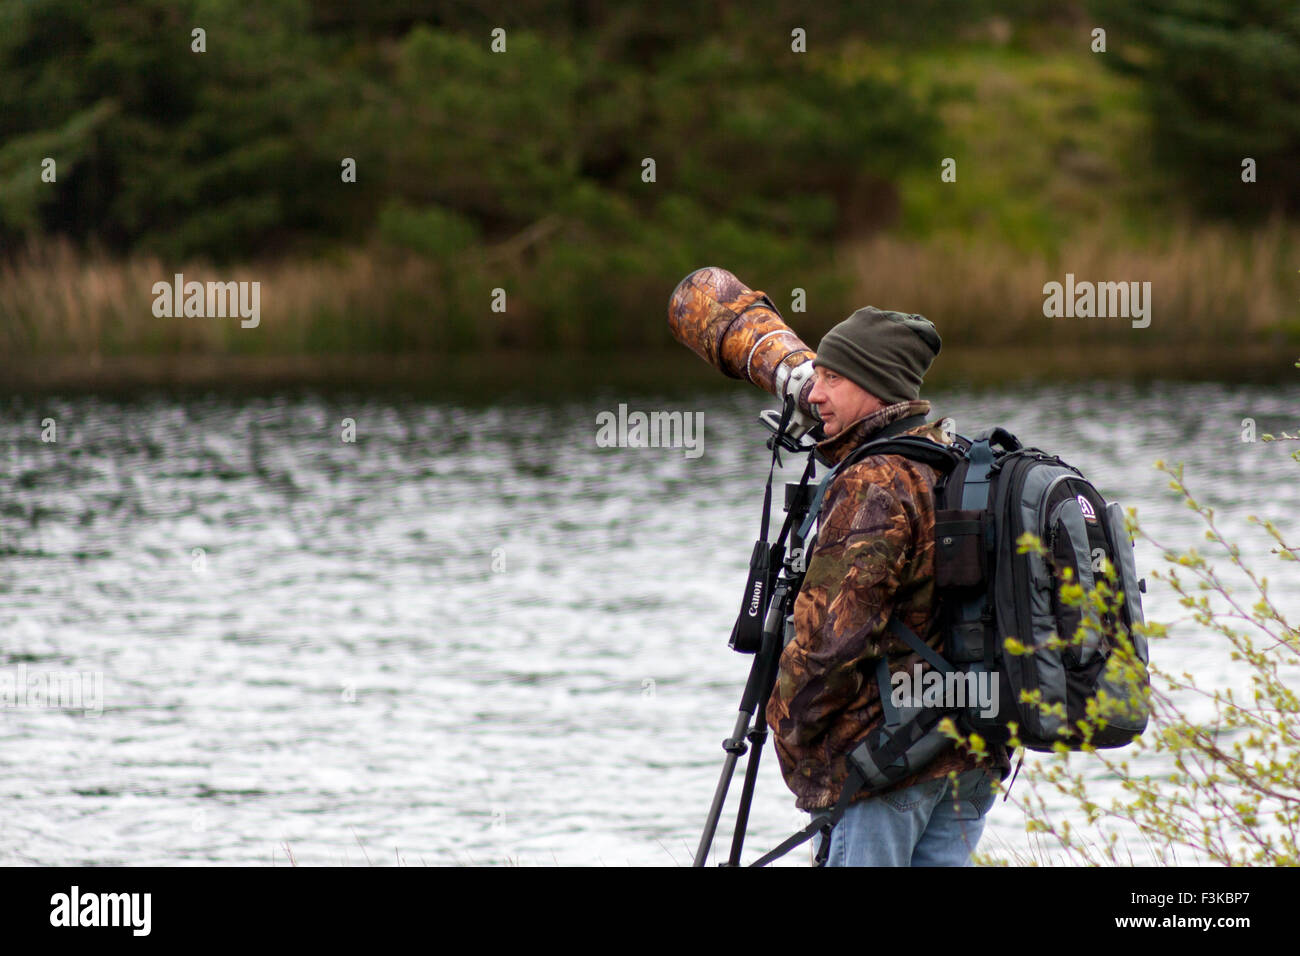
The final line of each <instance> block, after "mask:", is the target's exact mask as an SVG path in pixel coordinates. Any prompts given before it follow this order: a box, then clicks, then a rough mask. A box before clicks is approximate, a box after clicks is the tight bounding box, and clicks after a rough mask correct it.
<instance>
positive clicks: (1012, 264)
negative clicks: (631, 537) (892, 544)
mask: <svg viewBox="0 0 1300 956" xmlns="http://www.w3.org/2000/svg"><path fill="white" fill-rule="evenodd" d="M1298 252H1300V229H1297V228H1295V227H1283V226H1280V225H1279V226H1274V227H1270V228H1265V229H1261V230H1257V231H1254V232H1251V233H1247V234H1241V233H1234V232H1229V231H1227V230H1216V229H1207V228H1202V229H1201V230H1199V231H1198V232H1195V233H1189V234H1182V233H1176V234H1174V235H1173V236H1171V237H1170V238H1167V239H1164V240H1160V241H1156V242H1152V243H1149V244H1146V245H1142V246H1138V245H1136V244H1134V245H1129V246H1127V247H1126V246H1125V245H1123V244H1121V243H1120V242H1118V241H1117V240H1115V239H1114V238H1113V237H1108V236H1107V235H1106V234H1104V233H1101V232H1097V233H1094V234H1091V235H1086V236H1078V237H1074V238H1071V239H1068V240H1066V241H1063V242H1062V243H1061V244H1060V247H1059V250H1058V251H1057V252H1056V253H1055V254H1049V253H1036V254H1035V253H1025V252H1023V251H1021V250H1019V249H1017V248H1015V247H1014V246H1012V245H1009V244H1005V243H998V244H995V243H976V242H973V241H970V240H957V239H950V240H949V239H929V240H909V239H903V238H893V237H884V238H879V239H876V240H871V241H866V242H860V243H857V244H852V245H845V246H844V247H842V248H841V249H840V250H839V255H838V259H837V265H838V267H839V271H840V272H841V273H842V274H843V275H845V276H846V277H847V278H846V281H845V284H844V288H843V289H842V290H832V291H830V292H827V293H822V294H820V295H816V294H814V293H813V292H812V290H810V291H809V296H808V301H807V312H806V313H802V314H801V313H797V312H793V311H791V301H792V300H791V293H792V290H791V289H789V288H780V287H775V286H773V285H771V284H769V283H768V282H767V281H765V276H763V275H756V274H753V273H752V272H751V271H747V270H746V269H745V267H744V263H733V262H727V263H698V265H705V264H717V265H725V266H728V267H730V268H732V269H733V271H735V272H736V273H737V274H738V275H740V277H741V278H742V279H743V280H744V281H746V282H748V283H749V284H750V285H751V286H754V287H757V288H762V289H764V290H765V291H767V292H768V293H769V294H770V295H771V296H772V297H773V299H774V300H775V301H776V303H777V305H778V307H779V308H781V309H782V311H783V312H784V314H785V315H786V318H787V320H788V321H789V322H790V324H791V325H792V326H794V328H795V329H796V330H797V331H798V332H800V334H801V335H803V337H804V338H805V339H806V340H808V341H810V342H812V343H814V344H815V342H816V339H817V338H818V337H820V335H821V334H822V333H823V332H824V331H825V329H826V328H828V327H829V326H830V325H832V324H834V323H835V322H837V321H839V319H840V318H842V317H843V316H844V315H845V314H846V313H847V312H848V311H850V310H851V309H852V308H855V307H857V306H860V305H866V304H871V305H876V306H879V307H882V308H892V309H899V310H906V311H911V312H920V313H922V314H924V315H926V316H928V317H930V318H931V319H933V320H934V322H935V323H936V324H937V325H938V327H939V330H940V332H941V333H942V334H943V336H944V340H945V342H946V343H948V345H950V346H957V345H961V346H972V347H981V346H1002V345H1007V344H1019V345H1037V346H1045V347H1048V346H1059V345H1061V344H1063V343H1089V344H1094V345H1103V344H1104V345H1107V346H1119V347H1131V348H1133V349H1135V350H1144V349H1148V348H1153V347H1155V346H1157V345H1161V346H1169V345H1179V346H1190V345H1197V344H1200V345H1216V346H1223V347H1224V348H1226V349H1235V348H1239V347H1240V348H1245V347H1247V346H1250V345H1274V346H1279V347H1284V346H1285V347H1290V346H1292V345H1294V344H1295V343H1297V342H1300V309H1298V308H1297V307H1296V302H1297V299H1298V298H1300V288H1298V284H1297V281H1296V278H1295V276H1296V273H1295V268H1294V262H1295V261H1296V259H1297V258H1300V255H1298ZM175 272H181V273H183V275H184V276H185V278H186V279H187V280H191V279H193V280H198V281H206V280H221V281H232V280H233V281H248V282H254V281H256V282H259V283H260V284H261V285H260V290H261V316H260V324H259V325H258V327H256V328H241V325H240V321H239V319H238V318H196V317H188V318H187V317H157V316H155V315H154V310H153V304H154V294H153V292H152V289H153V285H154V283H156V282H159V281H164V282H171V281H172V276H173V274H174V273H175ZM1067 272H1068V273H1073V274H1074V276H1075V277H1076V279H1077V280H1080V281H1083V280H1089V281H1138V282H1148V281H1149V282H1150V283H1151V324H1150V326H1149V327H1148V328H1144V329H1135V328H1132V327H1131V323H1130V322H1129V321H1127V320H1125V319H1123V318H1047V317H1045V316H1044V314H1043V303H1044V294H1043V285H1044V283H1046V282H1049V281H1057V282H1063V281H1064V279H1065V275H1066V273H1067ZM542 278H543V277H539V276H535V275H532V274H530V272H529V270H528V268H527V266H526V265H524V264H520V263H517V262H516V263H503V264H501V265H500V266H499V267H497V268H495V269H493V268H489V267H487V266H479V267H478V268H477V269H474V268H469V267H466V268H465V269H464V270H463V271H461V272H459V273H458V274H457V275H455V276H454V277H451V278H449V275H448V270H447V269H446V267H444V266H441V265H439V264H438V263H435V262H431V261H429V260H427V259H423V258H420V257H418V256H414V255H410V254H407V253H399V252H394V251H392V250H387V249H384V248H380V247H371V248H367V249H363V250H357V251H351V252H347V253H342V254H339V255H338V256H337V257H335V258H330V259H317V260H296V261H287V262H278V263H266V264H257V263H254V264H246V265H242V266H238V267H232V268H221V269H217V268H214V267H212V266H211V265H209V264H206V263H203V262H192V263H185V264H182V265H175V266H174V265H170V264H164V263H163V262H161V261H160V260H157V259H152V258H146V257H139V258H131V259H127V260H113V259H108V258H103V257H96V256H86V255H83V254H81V253H78V252H76V251H74V250H72V249H71V248H69V247H67V246H47V247H44V248H41V249H32V250H30V251H29V252H28V253H27V254H25V255H23V256H21V257H19V258H18V259H17V260H16V261H14V262H12V263H9V264H7V265H4V266H0V354H3V355H4V356H5V357H6V358H7V359H9V360H10V361H11V362H12V361H15V360H21V359H24V358H29V357H30V358H36V357H47V358H48V357H85V358H90V359H96V358H98V359H105V358H114V357H129V356H168V355H173V356H183V355H189V356H202V355H207V356H213V355H233V356H261V357H274V356H291V355H304V356H313V355H352V354H398V353H424V352H428V353H437V352H445V351H451V352H467V351H480V350H495V349H503V348H504V349H526V350H537V351H548V350H549V351H560V350H575V349H576V350H598V351H599V350H606V351H617V350H620V349H629V348H631V349H637V350H644V349H646V348H647V347H648V348H650V349H652V350H653V349H657V348H660V347H670V346H671V345H672V342H671V340H670V339H669V337H668V334H667V330H666V323H665V308H666V305H667V301H668V296H669V294H670V293H671V291H672V288H673V285H674V283H675V282H676V281H677V279H679V278H680V275H678V274H671V275H669V274H665V275H664V276H662V277H661V278H660V277H653V276H650V277H644V278H643V279H641V280H640V282H639V285H638V287H637V289H636V293H637V294H636V295H629V296H627V297H626V300H625V302H624V304H623V305H622V307H621V308H619V310H618V312H617V314H608V313H604V314H602V315H601V316H600V318H601V319H602V321H603V322H604V323H605V324H606V325H607V328H605V329H604V330H602V331H601V332H600V333H599V334H596V333H594V332H593V331H592V329H593V326H592V325H591V323H590V322H575V323H574V324H572V325H564V326H557V325H555V324H554V323H551V322H547V321H544V320H543V319H542V318H541V312H542V307H543V306H544V303H543V302H539V301H538V300H537V298H536V297H535V295H534V293H533V289H534V287H535V280H537V284H538V285H540V287H542V288H546V287H548V286H549V285H550V283H549V282H546V283H541V282H540V280H541V279H542ZM495 287H502V288H505V289H506V292H507V295H506V299H505V311H504V312H494V311H493V310H492V298H493V297H492V290H493V288H495Z"/></svg>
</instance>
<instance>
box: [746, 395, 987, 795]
mask: <svg viewBox="0 0 1300 956" xmlns="http://www.w3.org/2000/svg"><path fill="white" fill-rule="evenodd" d="M929 412H930V403H929V402H926V401H912V402H900V403H898V404H896V405H889V406H887V407H885V408H882V409H879V410H878V411H876V412H874V413H873V414H871V415H868V416H866V417H865V418H861V419H859V420H858V421H856V422H854V423H853V424H852V425H850V426H849V427H848V428H846V429H845V430H844V431H843V432H841V433H840V434H839V435H836V436H835V437H833V438H828V439H826V440H825V441H823V442H821V443H819V444H818V446H817V451H818V454H819V455H820V456H821V457H822V458H824V459H825V460H826V461H828V462H830V463H831V464H837V463H838V462H840V461H842V460H843V459H844V458H845V457H847V456H848V454H849V453H850V452H851V451H852V450H853V449H854V448H856V447H857V446H858V445H860V444H862V443H863V442H864V441H867V440H868V439H870V438H871V437H873V435H874V433H875V432H877V431H879V430H880V429H881V428H883V427H885V426H886V425H888V424H890V423H891V422H895V421H897V420H899V419H901V418H907V417H909V416H912V415H918V414H919V415H928V414H929ZM942 424H944V423H942V422H932V423H928V424H922V425H920V426H919V427H916V428H912V429H910V430H908V431H907V432H905V433H904V434H908V435H918V436H920V437H923V438H929V439H931V440H933V441H936V442H940V443H941V444H945V445H949V444H952V438H951V436H950V434H949V433H948V432H946V431H945V430H944V429H943V428H942V427H941V425H942ZM937 479H938V475H937V474H936V472H935V471H934V469H933V468H931V467H930V466H929V465H925V464H922V463H921V462H916V461H912V460H910V459H907V458H903V457H901V456H898V455H871V456H868V457H866V458H863V459H862V460H861V461H858V462H856V463H854V464H853V465H851V466H849V467H848V468H847V469H846V470H845V471H844V472H843V473H841V474H840V475H838V476H837V477H836V478H835V480H834V481H832V482H831V484H830V486H829V487H828V488H827V489H826V495H825V499H824V501H823V502H822V508H821V516H820V520H819V523H818V527H819V530H818V532H817V537H816V540H815V542H814V543H813V547H812V550H811V552H810V555H809V559H808V568H807V573H806V574H805V576H804V583H803V588H802V590H800V592H799V596H798V598H797V599H796V601H795V605H794V619H795V636H794V638H793V639H792V640H791V641H790V643H789V644H787V645H786V647H785V650H784V651H783V652H782V654H781V664H780V674H779V676H778V678H777V683H776V687H775V689H774V690H773V692H772V696H771V698H770V699H769V701H768V704H767V722H768V725H769V726H770V727H771V728H772V732H773V736H774V738H775V743H776V752H777V757H778V759H779V760H780V763H781V772H782V774H784V776H785V781H786V784H787V785H788V786H789V787H790V789H791V790H792V791H794V794H795V796H796V797H797V798H798V799H797V800H796V801H795V805H796V806H797V807H798V808H799V809H801V810H817V809H821V808H824V807H829V806H831V805H832V804H834V803H835V801H836V800H837V799H839V795H840V790H841V789H842V788H843V786H844V781H845V779H847V777H848V767H847V764H846V761H845V757H846V755H847V754H848V753H849V752H851V751H852V750H853V748H854V747H855V746H856V745H857V744H858V743H859V742H860V741H861V740H862V739H863V738H864V737H865V736H866V735H867V734H868V733H870V732H871V731H872V730H873V729H874V728H875V727H876V726H877V725H879V724H880V723H882V722H883V721H884V713H883V711H882V709H881V706H880V695H879V691H878V688H877V684H876V678H875V671H876V663H877V660H878V659H879V657H880V655H882V654H884V655H887V656H888V659H889V665H890V670H891V671H895V672H896V671H898V670H899V669H900V668H906V669H907V670H906V672H907V673H912V667H913V666H914V665H915V664H918V663H920V664H921V665H922V669H923V671H925V670H929V665H928V664H924V663H923V662H922V661H921V657H920V655H918V654H916V653H915V652H913V651H912V650H911V649H910V648H909V647H908V646H907V644H905V643H904V642H903V641H902V640H901V639H900V638H898V637H896V636H895V635H893V634H891V633H889V632H888V631H887V630H886V629H885V625H886V623H887V622H888V621H889V617H890V614H891V613H894V614H897V615H898V617H899V620H900V621H902V622H903V623H904V624H906V625H907V626H908V627H909V628H911V629H912V631H913V632H915V633H916V634H917V635H919V636H920V637H921V638H922V640H924V641H925V642H926V643H927V644H929V645H930V646H931V647H934V648H935V649H936V650H940V651H941V650H942V640H943V635H942V633H941V631H940V630H939V628H938V627H937V623H938V622H937V620H936V615H935V587H934V483H935V481H936V480H937ZM989 759H991V760H992V762H993V766H994V769H996V770H997V771H998V772H999V773H1000V774H1001V775H1002V776H1005V775H1006V772H1007V770H1008V768H1009V761H1008V760H1007V755H1006V751H1005V749H1003V748H997V749H994V748H990V755H989ZM978 765H979V764H977V762H976V760H975V758H974V757H973V756H971V755H969V754H966V753H961V752H958V750H957V749H956V748H955V747H952V746H950V747H949V748H948V749H947V750H945V751H944V752H943V753H941V754H940V755H939V756H938V757H936V758H935V759H934V760H933V761H932V762H931V763H930V764H929V765H928V766H926V767H925V768H923V769H922V770H920V771H918V772H917V773H915V774H913V775H912V776H909V777H905V778H903V779H902V780H900V781H898V783H896V784H894V785H893V786H892V787H890V788H888V789H889V790H896V789H901V788H904V787H909V786H912V785H913V784H916V783H921V782H923V781H926V780H932V779H935V778H937V777H943V776H947V774H948V772H949V771H956V772H958V773H960V772H962V771H964V770H969V769H971V768H973V767H976V766H978ZM883 792H887V791H877V792H875V793H873V794H867V793H865V792H864V793H862V794H859V795H858V796H857V797H855V798H854V800H855V802H856V800H861V799H865V798H866V797H867V796H878V795H879V794H880V793H883Z"/></svg>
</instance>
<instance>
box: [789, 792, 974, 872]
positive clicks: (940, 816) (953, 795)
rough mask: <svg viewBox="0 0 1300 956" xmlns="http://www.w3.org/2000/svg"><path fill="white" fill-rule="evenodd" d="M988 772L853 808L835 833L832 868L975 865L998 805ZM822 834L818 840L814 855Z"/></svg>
mask: <svg viewBox="0 0 1300 956" xmlns="http://www.w3.org/2000/svg"><path fill="white" fill-rule="evenodd" d="M992 787H993V775H992V773H991V772H990V771H988V770H984V769H976V770H967V771H966V772H965V773H962V774H959V775H958V777H957V779H956V781H955V787H954V786H953V782H951V781H949V780H948V779H947V778H946V777H941V778H939V779H938V780H928V781H926V782H925V783H918V784H916V785H914V786H911V787H908V788H906V789H904V790H895V791H894V792H892V793H887V794H885V795H884V796H880V797H871V798H869V799H867V800H859V801H858V802H857V803H853V804H850V805H849V809H848V811H847V812H845V814H844V816H843V817H842V818H841V819H840V822H839V823H837V824H836V825H835V829H834V830H832V831H831V847H830V855H829V856H828V857H827V859H826V865H827V866H970V865H971V864H970V855H971V853H972V852H973V851H974V849H975V847H976V845H977V844H978V843H979V839H980V834H982V833H983V832H984V817H985V815H986V814H987V813H988V812H989V809H990V808H991V807H992V806H993V799H994V795H993V790H992ZM821 840H822V835H821V834H820V833H818V834H817V835H816V836H815V837H813V848H814V853H815V852H816V850H817V849H818V848H820V846H821Z"/></svg>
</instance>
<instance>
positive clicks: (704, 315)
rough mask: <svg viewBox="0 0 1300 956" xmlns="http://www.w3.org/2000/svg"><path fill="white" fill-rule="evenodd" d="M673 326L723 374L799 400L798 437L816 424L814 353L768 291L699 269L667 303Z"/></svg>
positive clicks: (793, 426) (794, 428)
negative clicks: (810, 396)
mask: <svg viewBox="0 0 1300 956" xmlns="http://www.w3.org/2000/svg"><path fill="white" fill-rule="evenodd" d="M668 328H669V330H670V331H671V332H672V334H673V338H675V339H677V341H678V342H681V343H682V344H683V345H685V346H686V347H687V348H689V349H690V350H691V351H692V352H694V353H695V354H696V355H698V356H700V358H702V359H704V361H706V362H708V363H709V364H710V365H712V366H713V367H714V368H716V369H717V370H718V371H719V372H721V373H722V374H723V375H726V376H729V377H731V378H742V379H745V380H746V381H748V382H751V383H753V384H754V385H757V386H758V387H759V388H761V389H763V390H764V391H765V392H770V393H771V394H772V395H775V396H776V397H777V398H778V399H781V400H782V401H784V400H785V398H786V397H787V396H789V397H790V398H793V399H794V401H795V411H794V415H793V417H792V419H791V422H790V427H789V428H788V432H789V434H790V435H791V436H792V437H795V438H798V437H800V436H802V435H803V434H804V433H805V432H807V431H808V430H809V429H811V428H813V427H814V426H816V424H817V421H818V419H817V413H816V411H815V410H814V409H813V407H812V405H811V404H810V403H809V402H808V393H809V392H811V391H812V371H813V357H814V353H813V350H812V349H810V348H809V347H808V346H807V345H805V344H804V342H803V340H802V339H800V338H799V336H798V335H796V334H795V332H794V330H793V329H791V328H790V326H788V325H786V324H785V320H784V319H782V318H781V315H780V313H779V312H777V310H776V306H775V305H773V303H772V300H771V299H769V298H768V297H767V295H766V294H765V293H762V292H756V291H754V290H753V289H750V288H749V287H748V286H746V285H745V284H744V283H743V282H741V281H740V280H739V279H737V278H736V277H735V276H734V275H732V274H731V273H730V272H728V271H727V270H726V269H719V268H716V267H713V266H709V267H706V268H703V269H696V270H695V271H694V272H692V273H691V274H690V275H688V276H687V277H686V278H685V279H683V280H682V281H681V282H679V283H678V284H677V288H676V289H674V290H673V294H672V298H671V299H669V300H668Z"/></svg>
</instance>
